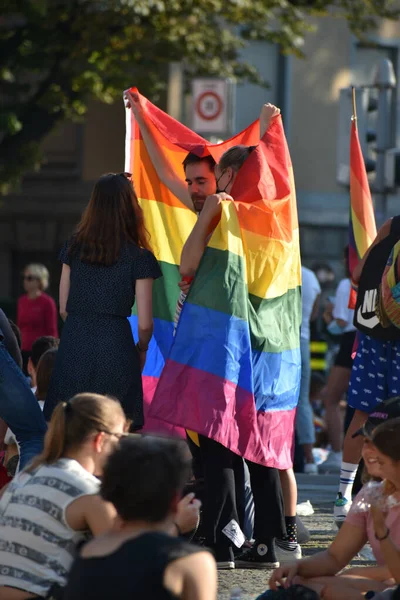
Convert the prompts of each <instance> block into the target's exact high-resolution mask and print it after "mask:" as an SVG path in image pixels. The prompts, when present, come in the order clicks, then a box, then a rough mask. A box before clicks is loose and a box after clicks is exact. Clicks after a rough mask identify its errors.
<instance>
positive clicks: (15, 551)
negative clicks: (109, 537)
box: [0, 458, 100, 596]
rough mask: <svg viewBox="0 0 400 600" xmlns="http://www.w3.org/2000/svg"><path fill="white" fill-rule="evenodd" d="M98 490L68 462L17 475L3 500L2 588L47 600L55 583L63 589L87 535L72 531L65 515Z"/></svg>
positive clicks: (77, 466) (95, 483) (75, 464)
mask: <svg viewBox="0 0 400 600" xmlns="http://www.w3.org/2000/svg"><path fill="white" fill-rule="evenodd" d="M99 487H100V482H99V480H98V479H97V478H96V477H94V476H93V475H91V474H90V473H88V471H86V469H84V468H83V467H82V466H81V465H80V464H79V463H78V462H77V461H75V460H72V459H69V458H63V459H60V460H59V461H57V462H56V463H54V464H53V465H44V466H41V467H39V468H38V469H36V470H35V471H34V472H32V473H25V472H24V471H23V472H22V473H19V474H18V475H17V476H16V477H15V479H14V480H13V481H12V482H11V483H10V485H9V486H8V488H7V490H6V492H5V493H4V495H3V497H2V498H1V500H0V586H3V585H6V586H12V587H14V588H18V589H22V590H25V591H27V592H30V593H33V594H38V595H39V596H46V594H47V592H48V591H49V589H50V588H51V586H52V584H53V583H59V584H60V585H62V586H63V585H65V583H66V579H67V576H68V572H69V570H70V568H71V565H72V561H73V559H74V557H75V554H76V547H77V544H79V542H81V541H83V540H85V539H86V537H87V534H88V532H83V531H74V530H73V529H71V528H70V527H69V525H68V524H67V522H66V520H65V511H66V509H67V508H68V506H69V505H70V504H71V502H73V501H74V500H76V499H77V498H79V497H80V496H85V495H88V494H96V493H97V492H98V490H99Z"/></svg>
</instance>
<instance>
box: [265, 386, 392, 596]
mask: <svg viewBox="0 0 400 600" xmlns="http://www.w3.org/2000/svg"><path fill="white" fill-rule="evenodd" d="M399 415H400V397H396V398H391V399H389V400H386V401H385V402H383V403H382V404H381V405H380V406H379V407H377V409H376V412H375V413H373V414H372V415H370V417H369V419H368V421H367V422H366V424H365V425H364V427H363V428H362V430H360V431H359V432H357V434H359V433H362V435H364V447H363V459H364V462H365V466H366V469H367V471H368V473H369V475H370V476H371V477H372V478H378V479H380V480H382V481H381V483H379V484H376V485H375V486H374V488H373V495H372V492H371V485H370V484H367V485H365V486H364V487H363V488H362V489H361V491H360V492H359V494H358V495H357V496H356V498H355V500H354V502H353V505H352V508H351V510H350V512H349V514H348V516H347V518H346V520H345V522H344V523H343V525H342V527H341V528H340V530H339V533H338V534H337V536H336V538H335V539H334V541H333V542H332V544H331V545H330V546H329V548H328V549H327V550H326V551H324V552H319V553H317V554H314V555H313V556H311V557H308V558H305V559H303V560H298V561H296V562H293V563H291V564H287V565H285V566H283V567H281V568H279V569H276V570H275V571H274V573H273V575H272V577H271V580H270V586H271V589H272V590H276V589H277V586H278V585H283V586H284V587H285V588H287V587H290V586H291V585H292V584H293V583H301V584H303V585H306V586H307V587H310V588H312V589H315V590H316V591H319V592H320V591H321V590H322V589H323V588H324V587H325V586H327V587H329V589H333V588H334V587H335V586H337V587H340V588H341V589H343V586H344V585H345V586H349V587H350V588H355V589H356V590H360V591H361V592H364V593H365V592H367V591H370V590H373V591H377V592H379V591H383V590H385V589H386V588H388V587H390V586H391V585H395V583H400V554H399V552H398V551H397V547H399V548H400V444H399V437H400V418H399ZM382 421H383V422H382ZM378 423H380V424H379V425H378ZM382 507H384V511H385V514H383V513H382ZM368 541H369V542H370V544H371V547H372V550H373V552H374V555H375V557H376V560H377V563H378V564H377V566H375V567H363V568H354V569H350V570H347V571H346V572H345V573H344V574H342V575H338V573H339V572H340V571H341V570H342V569H343V568H344V567H346V566H347V565H348V564H349V563H350V561H351V560H352V559H353V558H354V557H355V556H356V555H357V553H358V552H359V551H360V550H361V548H362V547H363V546H364V545H365V544H366V542H368ZM322 597H325V595H323V596H322ZM342 597H347V596H344V595H342Z"/></svg>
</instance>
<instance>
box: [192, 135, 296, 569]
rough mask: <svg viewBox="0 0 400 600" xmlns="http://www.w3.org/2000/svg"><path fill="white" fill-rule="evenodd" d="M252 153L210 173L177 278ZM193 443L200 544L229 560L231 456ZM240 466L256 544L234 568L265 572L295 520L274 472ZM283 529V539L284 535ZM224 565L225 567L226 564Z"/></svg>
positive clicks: (235, 152)
mask: <svg viewBox="0 0 400 600" xmlns="http://www.w3.org/2000/svg"><path fill="white" fill-rule="evenodd" d="M254 149H255V147H254V146H234V147H232V148H230V149H229V150H228V151H227V152H225V154H224V155H223V156H222V157H221V159H220V162H219V164H218V165H217V167H216V169H215V174H216V180H217V190H218V192H217V193H216V194H213V195H211V196H209V197H208V198H207V199H206V201H205V203H204V207H203V210H202V211H201V214H200V216H199V219H198V221H197V223H196V225H195V227H194V228H193V230H192V233H191V234H190V235H189V238H188V239H187V241H186V244H185V245H184V248H183V251H182V256H181V265H180V273H181V275H182V276H184V277H189V278H190V277H194V275H195V273H196V271H197V268H198V266H199V264H200V261H201V258H202V256H203V253H204V250H205V248H206V245H207V240H208V238H209V236H210V234H211V233H212V231H213V230H214V229H215V227H216V225H217V224H218V222H219V219H220V217H221V202H222V201H226V200H228V201H233V198H232V197H231V196H229V192H230V191H231V189H232V187H233V183H234V181H235V179H236V176H237V173H238V171H239V169H240V168H241V166H242V165H243V164H244V162H245V161H246V159H247V158H248V157H249V156H250V154H251V152H252V151H253V150H254ZM199 441H200V450H201V455H202V459H203V467H204V474H205V480H206V487H207V501H206V506H205V513H204V521H205V523H204V529H205V534H206V542H207V543H208V544H209V545H211V546H213V547H214V548H215V549H216V553H217V559H218V554H220V555H221V554H223V550H224V545H225V552H226V556H227V557H229V552H232V546H231V545H230V544H229V543H228V540H227V539H226V537H225V536H228V537H230V539H232V540H233V535H232V536H231V532H230V531H229V525H230V524H231V523H232V522H235V521H236V518H237V513H236V511H235V508H236V507H235V505H234V503H233V504H232V503H231V502H227V498H231V497H232V496H233V490H234V477H235V461H236V460H237V456H236V455H235V454H234V453H233V452H232V451H230V450H229V449H228V448H226V447H225V446H223V445H222V444H220V443H218V442H216V441H214V440H212V439H210V438H207V437H205V436H203V435H199ZM246 463H247V465H248V468H249V471H250V478H251V487H252V491H253V496H254V502H255V527H254V535H255V538H256V541H255V544H254V546H253V547H252V548H250V549H248V550H246V551H245V552H243V553H242V554H241V555H240V556H239V557H237V558H236V560H235V566H236V567H238V568H270V567H271V566H272V565H273V564H276V563H277V562H278V556H277V553H276V550H275V541H274V538H280V539H282V538H285V539H286V540H290V536H291V534H292V535H293V534H295V527H296V526H295V516H294V517H293V522H291V523H290V524H288V525H289V526H288V527H287V528H286V525H285V521H284V519H283V497H282V489H281V484H280V478H279V472H278V470H277V469H274V468H271V467H266V466H263V465H260V464H257V463H255V462H252V461H247V460H246ZM226 523H229V525H228V527H226V526H225V527H224V525H226ZM286 529H287V534H288V535H286ZM224 533H225V536H224V535H223V534H224ZM291 550H292V548H291V547H288V549H287V550H286V548H283V549H282V548H281V549H280V552H279V554H280V556H282V558H283V560H282V562H285V559H287V557H286V556H285V554H288V553H290V552H291ZM294 550H295V552H292V554H291V558H292V559H293V558H296V557H298V555H299V552H298V547H297V543H296V544H295V548H294ZM227 562H230V561H229V558H228V561H227Z"/></svg>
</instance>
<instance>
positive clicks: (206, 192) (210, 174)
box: [185, 161, 217, 212]
mask: <svg viewBox="0 0 400 600" xmlns="http://www.w3.org/2000/svg"><path fill="white" fill-rule="evenodd" d="M185 176H186V179H185V181H186V183H187V186H188V191H189V194H190V197H191V199H192V202H193V204H194V208H195V210H196V212H201V210H202V208H203V206H204V202H205V199H206V198H207V196H210V195H211V194H215V192H216V189H217V184H216V181H215V175H214V171H213V170H211V169H210V165H209V164H208V163H207V162H205V161H204V162H198V163H193V164H189V165H187V167H186V171H185Z"/></svg>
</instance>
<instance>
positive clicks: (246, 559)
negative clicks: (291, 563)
mask: <svg viewBox="0 0 400 600" xmlns="http://www.w3.org/2000/svg"><path fill="white" fill-rule="evenodd" d="M235 567H236V568H237V569H276V568H277V567H279V561H278V559H277V557H276V554H275V545H274V541H273V540H270V541H269V542H268V544H264V543H263V542H259V541H257V540H256V541H255V542H254V545H253V547H252V548H249V549H248V550H245V551H244V552H243V554H241V555H240V556H238V557H237V558H236V559H235Z"/></svg>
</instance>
